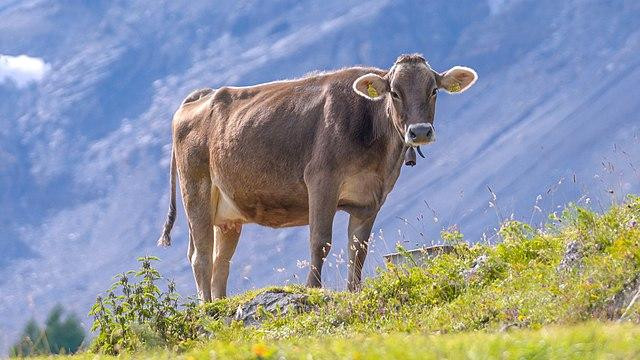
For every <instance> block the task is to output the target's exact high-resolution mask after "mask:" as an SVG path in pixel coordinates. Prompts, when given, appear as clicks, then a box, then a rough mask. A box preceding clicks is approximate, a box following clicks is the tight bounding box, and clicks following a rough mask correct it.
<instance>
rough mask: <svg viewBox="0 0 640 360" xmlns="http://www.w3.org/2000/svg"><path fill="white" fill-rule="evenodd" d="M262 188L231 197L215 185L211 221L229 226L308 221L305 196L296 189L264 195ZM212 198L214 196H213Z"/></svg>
mask: <svg viewBox="0 0 640 360" xmlns="http://www.w3.org/2000/svg"><path fill="white" fill-rule="evenodd" d="M264 190H265V189H260V191H259V192H258V191H256V192H246V190H245V191H244V192H243V193H242V194H241V195H238V194H236V195H235V196H231V195H230V194H227V193H225V192H224V191H223V190H221V189H220V188H218V193H219V195H218V199H217V206H216V215H215V219H214V224H215V225H217V226H221V227H230V226H235V225H238V224H246V223H255V224H259V225H264V226H269V227H289V226H300V225H307V224H308V223H309V210H308V201H307V198H308V195H307V194H306V192H304V193H301V192H300V191H295V192H293V193H288V194H271V195H268V196H267V195H266V194H265V192H264ZM214 200H215V199H214Z"/></svg>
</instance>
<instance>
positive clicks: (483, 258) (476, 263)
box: [462, 254, 489, 281]
mask: <svg viewBox="0 0 640 360" xmlns="http://www.w3.org/2000/svg"><path fill="white" fill-rule="evenodd" d="M487 260H489V257H488V256H487V255H486V254H483V255H480V256H478V257H477V258H476V259H475V260H473V263H472V264H471V267H470V268H469V269H467V270H464V271H462V277H463V278H464V281H469V280H471V279H473V277H475V276H476V275H477V274H478V271H480V269H482V267H483V266H484V264H486V263H487Z"/></svg>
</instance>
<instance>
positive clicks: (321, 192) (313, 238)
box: [307, 179, 338, 287]
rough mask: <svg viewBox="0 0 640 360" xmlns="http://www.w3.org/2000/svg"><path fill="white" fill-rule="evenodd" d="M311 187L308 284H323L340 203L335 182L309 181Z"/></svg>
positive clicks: (316, 285) (315, 285)
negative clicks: (324, 266) (334, 222)
mask: <svg viewBox="0 0 640 360" xmlns="http://www.w3.org/2000/svg"><path fill="white" fill-rule="evenodd" d="M307 188H308V189H309V234H310V248H311V264H310V268H309V276H308V277H307V286H309V287H321V286H322V280H321V279H322V264H323V263H324V259H325V258H326V257H327V255H328V254H329V250H331V231H332V227H333V218H334V216H335V214H336V207H337V205H338V189H337V186H335V184H334V182H332V181H330V180H327V179H317V180H312V181H308V182H307Z"/></svg>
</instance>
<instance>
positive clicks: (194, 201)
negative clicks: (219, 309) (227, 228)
mask: <svg viewBox="0 0 640 360" xmlns="http://www.w3.org/2000/svg"><path fill="white" fill-rule="evenodd" d="M182 179H184V180H183V181H181V185H182V188H183V190H182V193H183V199H184V207H185V211H186V213H187V219H188V221H189V242H190V243H189V250H188V254H189V255H190V262H191V268H192V270H193V277H194V278H195V281H196V288H197V291H198V298H199V299H200V301H203V302H207V301H211V275H212V267H213V239H214V238H213V217H214V216H215V214H214V213H213V211H215V207H213V206H212V204H211V202H212V192H211V180H210V179H209V178H208V177H206V178H205V177H203V178H198V179H190V178H188V177H186V176H183V177H182Z"/></svg>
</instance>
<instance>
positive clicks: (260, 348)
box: [251, 343, 273, 359]
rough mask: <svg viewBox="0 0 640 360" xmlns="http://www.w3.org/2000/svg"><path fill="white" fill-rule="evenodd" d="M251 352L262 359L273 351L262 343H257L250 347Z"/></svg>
mask: <svg viewBox="0 0 640 360" xmlns="http://www.w3.org/2000/svg"><path fill="white" fill-rule="evenodd" d="M251 352H252V353H254V354H255V355H256V357H257V358H258V359H263V358H266V357H269V356H270V355H271V354H272V353H273V350H271V349H269V347H267V345H265V344H263V343H258V344H255V345H253V346H252V347H251Z"/></svg>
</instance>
